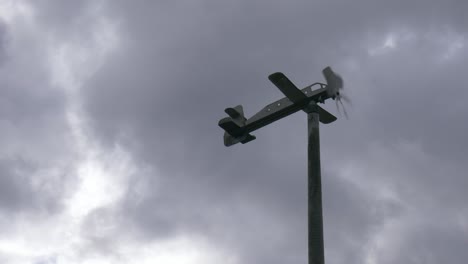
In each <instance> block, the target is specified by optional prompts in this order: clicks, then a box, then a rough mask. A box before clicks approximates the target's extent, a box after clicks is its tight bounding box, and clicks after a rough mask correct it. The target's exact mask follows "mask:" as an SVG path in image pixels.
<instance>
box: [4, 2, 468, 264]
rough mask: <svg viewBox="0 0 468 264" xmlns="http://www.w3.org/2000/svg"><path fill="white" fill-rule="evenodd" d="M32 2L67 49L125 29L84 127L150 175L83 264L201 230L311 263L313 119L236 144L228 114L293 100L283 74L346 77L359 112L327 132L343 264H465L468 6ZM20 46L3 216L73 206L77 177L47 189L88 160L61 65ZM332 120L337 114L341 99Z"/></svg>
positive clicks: (8, 97)
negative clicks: (110, 28)
mask: <svg viewBox="0 0 468 264" xmlns="http://www.w3.org/2000/svg"><path fill="white" fill-rule="evenodd" d="M32 4H33V5H34V8H35V10H36V14H37V21H41V23H42V24H41V25H42V26H44V28H48V29H49V30H50V32H51V35H52V36H53V37H54V38H57V39H59V38H64V39H67V40H70V42H73V43H79V44H80V45H83V46H85V47H86V46H87V45H89V43H88V42H89V41H88V40H89V38H87V36H88V35H89V34H91V33H92V30H93V28H92V25H94V24H96V22H97V21H99V19H104V18H107V16H110V17H112V19H114V20H115V21H117V22H118V25H119V34H120V36H119V38H120V42H119V45H120V47H119V50H118V52H116V53H113V54H112V56H111V57H109V58H108V59H107V60H106V61H105V63H104V65H103V67H102V68H100V69H99V71H98V72H96V73H95V74H94V75H93V76H92V78H91V79H90V80H89V81H88V82H86V83H85V86H84V87H83V90H82V91H83V94H81V95H82V97H83V106H84V111H85V113H86V114H87V116H86V121H89V124H90V125H91V128H92V133H93V136H96V138H97V139H98V141H99V143H100V144H102V146H104V148H105V149H107V150H111V149H113V148H114V147H115V145H116V144H118V145H122V146H123V147H124V148H125V150H126V151H129V153H130V154H131V155H132V157H133V158H134V160H135V164H136V166H137V167H138V168H143V167H145V166H150V168H151V169H150V170H148V171H145V170H137V172H135V173H134V174H132V175H131V176H130V180H129V184H128V186H127V190H126V195H125V197H124V198H123V200H122V201H121V203H118V204H113V205H112V206H108V207H104V208H97V209H96V210H94V211H92V212H91V213H90V214H89V215H88V216H87V218H86V220H85V222H84V223H83V224H82V226H81V233H80V235H82V236H83V237H84V238H85V239H86V241H87V243H88V244H86V246H85V249H84V250H83V249H80V250H82V251H83V252H81V253H83V255H84V254H92V252H99V254H104V255H115V257H116V258H118V254H116V249H115V244H116V243H117V241H119V240H120V239H119V238H122V237H123V236H124V235H122V234H123V233H125V235H128V236H133V237H136V238H137V239H139V240H140V241H143V242H148V243H150V242H151V241H158V240H159V241H164V240H167V239H170V238H171V237H176V236H177V235H180V234H198V235H202V236H205V237H207V238H208V239H209V240H210V241H213V243H215V244H216V245H217V246H219V247H220V248H223V249H225V248H228V249H230V250H232V252H234V253H233V254H235V255H237V256H239V258H240V263H305V262H306V256H307V254H306V253H307V245H306V241H307V229H306V227H307V226H306V224H307V215H306V206H307V204H306V115H305V114H304V113H297V114H296V115H294V116H290V117H288V118H287V119H285V120H281V121H278V122H277V123H274V124H271V125H269V126H268V128H263V129H261V130H259V131H256V132H255V133H254V134H255V135H257V140H255V141H252V142H251V143H249V144H246V145H240V146H234V147H231V148H225V147H224V146H223V144H222V133H223V131H222V130H221V129H220V128H219V127H217V121H218V120H219V119H220V118H222V117H223V116H224V113H223V111H222V110H223V109H224V108H225V107H228V106H234V105H237V104H243V105H244V112H245V113H246V115H247V116H251V115H252V114H254V113H255V111H257V110H259V109H260V108H261V107H263V106H264V105H265V104H267V103H269V102H271V101H272V100H275V99H279V98H280V97H282V95H281V93H280V92H279V91H277V89H276V88H275V87H274V86H273V85H272V84H271V83H269V81H268V80H267V76H268V75H269V74H270V73H272V72H276V71H283V72H285V73H286V74H287V75H288V76H289V77H290V79H291V80H292V81H293V82H295V83H296V84H297V85H298V86H305V85H308V84H310V83H311V82H315V81H323V77H322V76H321V75H320V71H321V70H322V68H324V67H325V66H327V65H331V66H332V67H334V68H335V69H336V70H337V71H338V72H339V73H341V74H342V75H343V78H344V80H345V85H346V88H345V89H346V91H347V92H348V93H349V95H350V96H351V97H352V99H353V105H352V107H350V108H348V111H349V112H350V116H351V119H350V120H345V119H344V118H339V120H338V121H337V122H336V123H333V124H331V125H327V126H324V125H323V126H321V147H322V174H323V175H322V177H323V194H324V198H323V200H324V225H325V247H326V252H325V254H326V259H327V262H330V263H363V262H365V261H366V259H369V258H370V257H369V256H371V257H374V258H376V260H377V261H376V262H377V263H394V262H403V263H422V262H423V263H440V262H444V261H442V260H450V261H445V262H449V263H462V262H461V260H462V259H465V258H466V257H465V255H466V254H465V253H464V250H463V246H464V245H466V244H467V241H466V236H464V234H465V233H464V232H466V230H465V231H463V227H462V226H461V225H460V224H457V223H456V221H450V222H449V223H447V225H443V224H441V223H442V222H443V221H444V216H447V217H449V218H454V217H455V216H456V215H457V214H458V213H460V212H463V210H462V209H463V208H465V205H464V204H463V203H464V201H465V200H466V198H467V197H466V194H465V189H466V187H468V178H466V177H464V176H463V173H462V172H463V171H466V169H467V167H466V165H465V164H464V161H465V157H466V156H467V152H466V149H467V147H468V146H467V145H466V142H467V141H466V140H464V134H463V132H464V131H466V130H467V128H468V127H467V124H466V122H463V121H464V120H465V119H466V114H467V112H468V109H467V107H466V106H465V105H466V104H465V99H467V97H468V94H467V92H466V90H465V89H464V87H466V86H467V82H466V80H465V79H464V78H463V75H464V69H465V68H466V67H465V66H466V63H465V61H466V56H467V54H468V53H467V52H466V46H464V45H466V44H464V41H465V39H466V34H465V33H464V29H465V28H466V26H467V24H468V21H467V20H466V18H465V16H464V14H463V10H466V7H467V6H466V3H465V2H463V1H445V2H436V1H432V2H427V1H413V2H411V3H408V2H407V1H391V2H388V1H387V2H378V3H377V2H375V1H358V2H356V1H355V2H347V1H315V2H311V1H295V2H294V3H292V2H287V3H286V2H284V1H268V2H266V1H237V2H235V3H220V2H215V1H198V2H197V3H194V2H191V1H177V2H167V3H162V2H158V3H156V2H149V1H131V2H129V1H112V3H111V2H105V1H103V2H99V3H98V4H95V3H91V2H84V1H82V2H79V3H78V2H76V1H66V2H63V1H39V2H34V3H32ZM97 10H98V11H97ZM97 13H99V14H100V15H96V14H97ZM7 34H8V29H6V30H2V27H1V26H0V86H1V87H2V88H1V89H0V141H1V142H0V143H2V146H4V149H5V150H4V151H3V152H2V151H0V153H1V154H2V156H1V158H0V161H1V162H0V176H1V178H0V189H1V190H0V212H2V211H3V214H2V213H0V220H1V219H2V217H4V216H5V215H8V214H12V212H13V211H15V210H32V209H31V208H38V207H39V208H42V207H45V208H50V207H52V208H58V207H59V206H60V202H62V199H63V198H64V197H63V195H64V193H65V192H66V191H67V190H68V189H67V188H70V187H69V186H66V183H67V182H68V183H69V184H70V182H73V181H74V179H73V177H74V176H70V175H66V176H58V177H56V178H50V179H55V181H54V180H51V182H48V180H47V179H49V178H47V177H45V178H44V179H45V180H44V181H43V182H42V183H43V185H33V184H32V183H33V179H34V177H35V175H36V174H38V173H39V172H41V171H47V169H49V168H51V167H54V166H58V165H57V163H56V161H57V160H62V161H63V157H67V158H66V159H73V157H75V156H74V153H71V151H70V149H69V147H70V146H69V145H70V141H71V138H70V135H69V131H68V130H67V129H69V128H68V127H67V121H66V117H65V110H66V103H67V102H66V100H65V99H66V97H65V95H64V93H63V92H61V91H60V90H58V89H55V88H54V87H51V85H50V80H49V74H50V73H49V72H48V71H49V70H50V69H48V68H47V66H46V65H44V61H47V57H46V55H44V54H43V53H42V52H41V51H40V49H39V48H31V44H30V43H31V39H28V38H27V37H25V38H24V39H19V40H16V41H13V42H12V41H10V39H11V38H9V37H8V36H7ZM7 39H8V41H5V40H7ZM13 40H14V39H13ZM386 41H387V44H388V45H387V47H384V44H385V43H386ZM457 41H458V42H459V43H462V44H456V43H457ZM2 51H4V52H2ZM2 54H5V56H2ZM3 58H5V59H3ZM2 61H3V63H2ZM5 65H6V66H5ZM80 99H81V98H80ZM325 108H327V109H329V110H330V111H331V112H334V113H336V110H335V106H334V103H333V102H327V103H326V105H325ZM11 157H13V158H11ZM65 163H66V162H65ZM61 165H62V164H61ZM71 185H74V184H71ZM38 186H39V187H38ZM41 186H42V187H41ZM142 186H143V187H142ZM142 188H143V189H144V191H141V189H142ZM421 219H422V220H421ZM0 226H6V225H3V222H0ZM103 226H106V227H109V226H112V228H109V229H106V228H103ZM380 245H383V248H379V246H380ZM90 252H91V253H90ZM55 262H57V259H56V258H53V257H47V258H43V259H40V260H39V263H55Z"/></svg>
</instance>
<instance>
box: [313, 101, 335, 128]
mask: <svg viewBox="0 0 468 264" xmlns="http://www.w3.org/2000/svg"><path fill="white" fill-rule="evenodd" d="M316 106H317V109H318V114H319V120H320V122H322V123H324V124H330V123H331V122H333V121H335V120H336V116H334V115H332V114H331V113H330V112H328V111H327V110H325V109H323V108H322V107H320V106H318V105H316Z"/></svg>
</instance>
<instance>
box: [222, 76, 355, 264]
mask: <svg viewBox="0 0 468 264" xmlns="http://www.w3.org/2000/svg"><path fill="white" fill-rule="evenodd" d="M322 73H323V75H324V77H325V80H326V82H327V83H326V84H324V83H319V82H316V83H313V84H311V85H309V86H307V87H305V88H303V89H301V90H299V89H298V88H297V87H296V86H295V85H294V84H293V83H292V82H291V81H290V80H289V79H288V78H287V77H286V76H285V75H284V74H283V73H281V72H276V73H273V74H271V75H270V76H268V79H269V80H270V81H271V82H272V83H273V84H274V85H275V86H276V87H278V88H279V89H280V91H281V92H282V93H283V94H284V95H286V97H284V98H283V99H280V100H278V101H275V102H273V103H271V104H269V105H267V106H265V107H264V108H263V109H262V110H260V111H259V112H258V113H256V114H255V115H253V116H252V117H251V118H249V119H246V118H245V116H244V112H243V109H242V105H238V106H236V107H233V108H231V107H229V108H226V109H225V110H224V112H226V114H228V115H229V117H225V118H223V119H221V120H220V121H219V122H218V125H219V126H220V127H221V128H223V129H224V130H225V133H224V145H225V146H226V147H229V146H232V145H234V144H237V143H239V142H240V143H242V144H245V143H247V142H250V141H252V140H254V139H255V136H253V135H251V134H250V132H252V131H255V130H257V129H259V128H261V127H264V126H266V125H268V124H270V123H272V122H274V121H277V120H279V119H281V118H283V117H286V116H288V115H290V114H293V113H295V112H297V111H299V110H303V111H304V112H306V113H307V127H308V146H307V155H308V167H307V171H308V178H307V185H308V186H307V189H308V195H307V197H308V255H309V264H312V263H313V264H323V263H324V262H325V260H324V250H323V216H322V184H321V175H320V137H319V135H320V134H319V121H320V122H322V123H324V124H329V123H331V122H333V121H335V120H336V117H335V116H334V115H332V114H331V113H329V112H327V111H326V110H325V109H323V108H322V107H320V106H319V105H318V103H322V104H323V103H325V101H326V100H327V99H330V98H331V99H333V100H335V102H336V106H337V108H338V111H339V105H340V104H341V105H342V107H343V112H344V114H345V116H346V117H347V113H346V110H345V109H344V105H343V102H342V100H344V101H346V102H349V99H348V98H347V97H345V96H344V95H343V94H342V93H341V91H342V89H343V79H342V78H341V77H340V76H339V75H338V74H336V73H334V72H333V70H332V69H331V68H330V67H326V68H325V69H323V70H322ZM314 86H319V87H320V88H318V89H316V90H312V88H313V87H314Z"/></svg>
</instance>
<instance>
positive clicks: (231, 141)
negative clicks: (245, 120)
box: [224, 132, 255, 147]
mask: <svg viewBox="0 0 468 264" xmlns="http://www.w3.org/2000/svg"><path fill="white" fill-rule="evenodd" d="M254 139H255V136H253V135H251V134H245V135H243V136H240V137H233V136H231V135H230V134H229V133H227V132H225V133H224V146H226V147H230V146H232V145H235V144H237V143H239V142H240V143H242V144H245V143H247V142H250V141H252V140H254Z"/></svg>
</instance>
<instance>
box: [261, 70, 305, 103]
mask: <svg viewBox="0 0 468 264" xmlns="http://www.w3.org/2000/svg"><path fill="white" fill-rule="evenodd" d="M268 79H269V80H270V81H271V82H272V83H273V84H274V85H276V87H278V88H279V89H280V91H281V92H282V93H283V94H284V95H286V97H288V98H289V100H291V101H292V102H293V103H298V102H300V101H302V100H304V99H307V96H306V95H305V94H304V93H303V92H302V91H301V90H299V89H298V88H297V87H296V85H294V83H292V82H291V81H290V80H289V79H288V77H286V76H285V75H284V74H283V73H281V72H276V73H273V74H271V75H270V76H268Z"/></svg>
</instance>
